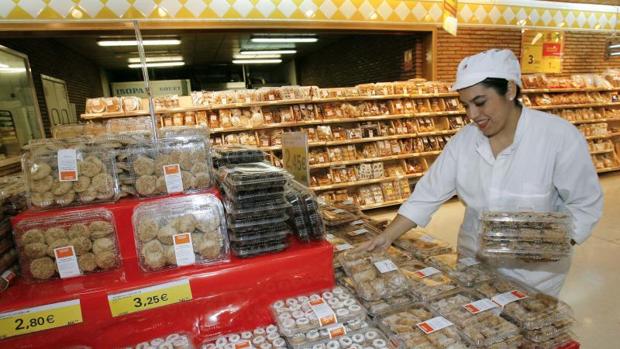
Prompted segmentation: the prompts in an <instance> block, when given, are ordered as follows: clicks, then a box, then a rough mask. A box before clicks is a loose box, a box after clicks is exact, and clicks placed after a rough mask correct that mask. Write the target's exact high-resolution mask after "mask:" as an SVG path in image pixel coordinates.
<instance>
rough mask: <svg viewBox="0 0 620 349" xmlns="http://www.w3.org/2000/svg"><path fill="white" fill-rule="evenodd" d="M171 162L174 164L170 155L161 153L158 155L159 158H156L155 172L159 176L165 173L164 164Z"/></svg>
mask: <svg viewBox="0 0 620 349" xmlns="http://www.w3.org/2000/svg"><path fill="white" fill-rule="evenodd" d="M170 164H173V161H172V159H170V156H168V155H166V154H160V155H159V156H157V159H155V171H154V172H153V173H154V174H155V175H157V176H162V175H163V174H164V166H166V165H170Z"/></svg>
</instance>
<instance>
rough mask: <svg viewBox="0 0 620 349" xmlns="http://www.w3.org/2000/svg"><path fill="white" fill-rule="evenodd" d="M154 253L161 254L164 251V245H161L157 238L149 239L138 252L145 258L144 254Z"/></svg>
mask: <svg viewBox="0 0 620 349" xmlns="http://www.w3.org/2000/svg"><path fill="white" fill-rule="evenodd" d="M154 253H159V254H162V255H163V253H164V247H163V246H162V245H161V242H159V240H151V241H149V242H147V243H146V244H144V245H142V249H141V250H140V254H142V256H143V257H145V258H146V256H148V255H150V254H154Z"/></svg>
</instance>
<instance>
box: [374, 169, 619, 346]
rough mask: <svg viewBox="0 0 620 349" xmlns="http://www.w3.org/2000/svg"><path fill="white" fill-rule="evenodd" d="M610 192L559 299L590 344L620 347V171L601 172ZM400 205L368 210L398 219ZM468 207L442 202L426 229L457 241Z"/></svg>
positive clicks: (581, 337)
mask: <svg viewBox="0 0 620 349" xmlns="http://www.w3.org/2000/svg"><path fill="white" fill-rule="evenodd" d="M601 183H602V186H603V191H604V194H605V209H604V213H603V218H602V219H601V221H600V222H599V224H598V225H597V226H596V228H595V229H594V232H593V234H592V237H590V238H589V239H588V240H587V241H586V242H585V243H584V244H582V245H581V246H578V247H577V248H576V249H575V254H574V256H573V263H572V268H571V270H570V273H569V275H568V279H567V281H566V284H565V285H564V288H563V289H562V293H561V295H560V298H561V299H562V300H564V301H566V302H568V304H570V305H571V306H572V308H573V310H574V311H575V318H576V319H577V324H576V326H575V334H576V335H577V337H578V338H579V341H580V342H581V344H582V348H585V349H591V348H596V349H605V348H620V343H618V341H619V340H620V337H619V333H620V332H619V331H620V295H619V294H618V293H617V292H619V291H620V174H607V175H604V176H602V177H601ZM395 212H396V209H384V210H375V211H371V212H368V213H369V214H370V215H371V216H373V217H376V218H387V219H391V218H393V216H394V214H395ZM463 212H464V206H463V205H462V204H461V203H460V202H458V201H456V200H453V201H450V202H448V203H446V204H445V205H443V206H442V207H441V208H440V209H439V210H438V211H437V213H436V214H435V215H434V216H433V219H432V221H431V223H430V224H429V225H428V227H427V228H426V229H425V230H426V231H428V232H429V233H431V234H432V235H434V236H437V237H438V238H441V239H444V240H446V241H448V242H450V243H451V244H452V245H453V246H456V236H457V233H458V229H459V225H460V224H461V221H462V219H463Z"/></svg>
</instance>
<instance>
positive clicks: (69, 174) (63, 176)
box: [57, 149, 78, 182]
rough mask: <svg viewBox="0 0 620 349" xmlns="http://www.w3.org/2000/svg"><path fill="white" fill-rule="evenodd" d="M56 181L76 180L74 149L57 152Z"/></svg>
mask: <svg viewBox="0 0 620 349" xmlns="http://www.w3.org/2000/svg"><path fill="white" fill-rule="evenodd" d="M57 159H58V180H59V181H61V182H75V181H77V180H78V167H77V153H76V151H75V149H60V150H58V156H57Z"/></svg>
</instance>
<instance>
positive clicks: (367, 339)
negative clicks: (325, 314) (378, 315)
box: [293, 327, 400, 349]
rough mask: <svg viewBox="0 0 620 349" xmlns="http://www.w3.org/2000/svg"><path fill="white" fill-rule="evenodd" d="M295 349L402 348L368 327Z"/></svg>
mask: <svg viewBox="0 0 620 349" xmlns="http://www.w3.org/2000/svg"><path fill="white" fill-rule="evenodd" d="M293 348H294V349H338V348H364V349H399V348H400V346H399V345H398V344H397V343H396V342H395V341H391V340H390V339H388V337H387V336H386V335H385V334H384V333H383V332H382V331H381V330H379V329H378V328H375V327H366V328H362V329H360V330H357V331H352V332H347V334H345V335H343V336H340V337H336V338H333V339H329V338H327V339H323V340H319V341H317V342H314V343H308V344H306V345H299V346H293Z"/></svg>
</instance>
